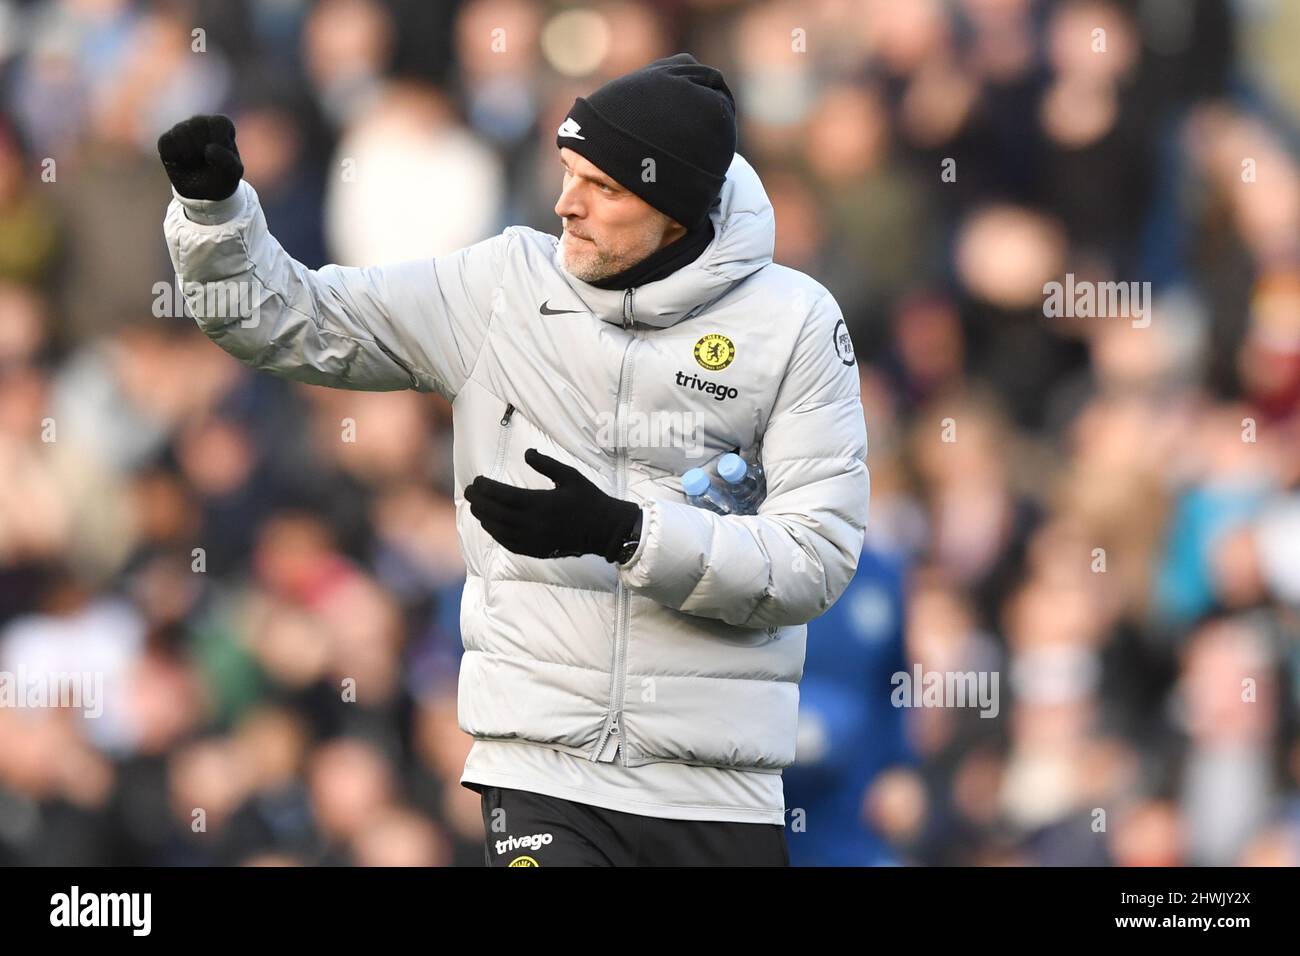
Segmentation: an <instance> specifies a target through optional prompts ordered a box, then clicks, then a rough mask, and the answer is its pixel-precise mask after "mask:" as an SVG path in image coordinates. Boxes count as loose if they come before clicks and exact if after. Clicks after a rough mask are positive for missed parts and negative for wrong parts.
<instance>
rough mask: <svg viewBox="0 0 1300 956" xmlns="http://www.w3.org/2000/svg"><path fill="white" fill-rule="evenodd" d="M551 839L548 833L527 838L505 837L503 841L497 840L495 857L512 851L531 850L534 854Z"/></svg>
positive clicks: (530, 835)
mask: <svg viewBox="0 0 1300 956" xmlns="http://www.w3.org/2000/svg"><path fill="white" fill-rule="evenodd" d="M553 839H555V838H554V837H553V836H551V835H550V834H549V833H530V834H529V835H528V836H521V837H513V836H512V837H506V838H505V839H504V840H497V856H500V855H501V854H502V853H510V852H511V851H512V850H532V851H533V852H534V853H536V852H537V851H538V850H540V849H541V848H542V847H544V846H546V845H547V844H549V843H550V842H551V841H552V840H553Z"/></svg>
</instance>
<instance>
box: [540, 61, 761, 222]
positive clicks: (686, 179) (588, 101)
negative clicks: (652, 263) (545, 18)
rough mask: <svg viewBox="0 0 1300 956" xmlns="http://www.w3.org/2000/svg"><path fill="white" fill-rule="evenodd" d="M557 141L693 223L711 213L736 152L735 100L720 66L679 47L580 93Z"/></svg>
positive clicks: (678, 217) (675, 216)
mask: <svg viewBox="0 0 1300 956" xmlns="http://www.w3.org/2000/svg"><path fill="white" fill-rule="evenodd" d="M555 145H556V146H557V147H564V146H567V147H568V148H569V149H571V150H573V151H574V152H575V153H578V154H579V155H581V156H584V157H586V158H587V159H589V160H591V162H593V163H595V164H596V165H597V166H599V167H600V168H601V169H602V170H603V171H604V172H605V173H606V174H608V175H609V176H610V177H611V178H613V180H614V181H615V182H617V183H618V184H619V185H621V186H623V187H624V188H625V189H629V190H631V191H632V192H634V193H636V194H637V195H638V196H640V197H641V198H642V199H644V200H645V201H646V202H647V203H649V204H650V205H651V206H653V207H654V208H655V209H658V210H659V211H660V212H662V213H664V214H665V215H667V216H670V217H672V218H673V219H675V220H677V221H678V222H679V223H681V224H682V225H684V226H686V227H687V228H691V227H693V226H696V225H699V223H700V222H702V221H703V220H704V219H705V218H707V217H708V214H709V207H710V206H712V205H713V200H714V199H716V198H717V196H718V193H719V191H720V190H721V189H722V184H723V183H724V182H725V181H726V178H727V169H728V168H730V166H731V159H732V157H733V156H734V155H735V153H736V101H735V98H734V97H733V96H732V95H731V90H729V89H728V88H727V83H726V81H725V80H724V79H723V78H722V74H721V73H719V72H718V71H717V70H715V69H714V68H713V67H711V66H705V65H704V64H703V63H700V62H698V61H697V60H696V59H695V57H693V56H691V55H690V54H689V53H678V54H677V55H676V56H670V57H666V58H664V59H662V60H655V61H654V62H653V63H651V64H650V65H649V66H646V67H643V68H641V69H639V70H636V71H635V72H632V73H628V74H627V75H625V76H620V77H618V78H617V79H613V80H610V81H609V82H608V83H606V84H605V85H604V86H602V87H601V88H600V89H598V90H596V92H594V93H592V94H591V96H589V97H587V98H585V99H584V98H583V97H581V96H580V97H578V98H577V99H576V100H574V102H573V106H572V107H571V108H570V110H569V115H568V116H567V117H566V118H565V120H564V122H563V123H562V124H561V125H560V128H559V129H558V130H557V131H556V136H555ZM647 160H652V161H653V163H650V162H647Z"/></svg>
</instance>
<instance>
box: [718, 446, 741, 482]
mask: <svg viewBox="0 0 1300 956" xmlns="http://www.w3.org/2000/svg"><path fill="white" fill-rule="evenodd" d="M747 471H749V465H747V464H745V459H743V458H741V457H740V456H739V455H737V454H735V453H734V452H728V453H727V454H725V455H723V456H722V457H721V458H720V459H718V477H719V478H721V479H722V480H723V481H728V482H731V484H733V485H734V484H736V482H738V481H740V480H741V479H743V478H744V477H745V473H746V472H747Z"/></svg>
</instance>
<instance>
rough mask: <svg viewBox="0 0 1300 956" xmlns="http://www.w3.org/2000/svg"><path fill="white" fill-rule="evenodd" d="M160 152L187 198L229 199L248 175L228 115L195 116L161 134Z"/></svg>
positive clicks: (171, 177)
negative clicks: (245, 172)
mask: <svg viewBox="0 0 1300 956" xmlns="http://www.w3.org/2000/svg"><path fill="white" fill-rule="evenodd" d="M158 155H159V156H160V157H161V158H162V164H163V169H165V170H167V178H169V179H170V180H171V181H172V185H173V186H175V187H176V191H177V192H178V193H180V194H181V195H182V196H184V197H185V198H186V199H225V198H226V197H228V196H230V195H231V194H232V193H234V191H235V188H236V187H237V186H238V185H239V181H240V180H241V179H242V178H243V177H244V164H243V162H241V161H240V159H239V149H238V148H237V147H236V146H235V124H234V123H232V122H230V117H228V116H191V117H190V118H189V119H187V120H185V121H184V122H183V123H177V124H176V125H175V126H173V127H172V128H171V129H169V130H168V131H167V132H165V133H163V134H162V135H161V136H159V137H158Z"/></svg>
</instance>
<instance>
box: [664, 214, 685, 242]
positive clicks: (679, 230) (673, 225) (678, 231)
mask: <svg viewBox="0 0 1300 956" xmlns="http://www.w3.org/2000/svg"><path fill="white" fill-rule="evenodd" d="M664 219H665V221H666V225H665V226H664V238H663V242H661V243H660V248H662V247H663V246H667V245H670V244H671V243H674V242H676V241H677V240H678V239H680V238H681V237H682V236H684V235H686V227H685V226H683V225H682V224H681V223H680V222H678V221H677V220H676V219H672V218H670V217H668V216H664Z"/></svg>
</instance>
